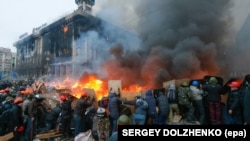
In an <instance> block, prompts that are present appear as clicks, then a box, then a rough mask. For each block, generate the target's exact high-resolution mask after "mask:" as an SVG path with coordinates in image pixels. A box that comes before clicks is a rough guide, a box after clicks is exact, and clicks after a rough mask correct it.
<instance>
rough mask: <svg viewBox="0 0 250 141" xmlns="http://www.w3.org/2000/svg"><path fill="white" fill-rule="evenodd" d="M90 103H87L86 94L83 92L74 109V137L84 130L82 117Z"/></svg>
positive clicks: (84, 125) (84, 124) (85, 124)
mask: <svg viewBox="0 0 250 141" xmlns="http://www.w3.org/2000/svg"><path fill="white" fill-rule="evenodd" d="M91 105H92V103H90V102H89V101H88V94H87V92H85V91H83V92H82V93H81V97H80V98H79V99H78V100H77V102H76V106H75V108H74V115H73V117H74V124H75V133H74V136H77V135H78V134H79V133H81V132H84V131H85V130H86V128H87V127H86V126H87V123H85V120H84V117H85V112H86V111H87V108H88V107H90V106H91Z"/></svg>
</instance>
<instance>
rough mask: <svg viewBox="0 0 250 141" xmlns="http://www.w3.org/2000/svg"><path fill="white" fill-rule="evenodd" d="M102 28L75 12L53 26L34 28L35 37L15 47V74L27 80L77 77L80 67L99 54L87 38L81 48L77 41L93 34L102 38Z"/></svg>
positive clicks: (77, 11) (87, 15)
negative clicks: (48, 75) (85, 33)
mask: <svg viewBox="0 0 250 141" xmlns="http://www.w3.org/2000/svg"><path fill="white" fill-rule="evenodd" d="M100 24H101V21H100V19H98V18H96V17H94V16H92V15H90V14H88V13H86V12H83V11H80V10H76V11H75V12H73V13H72V14H70V15H68V16H66V17H63V18H61V19H59V20H58V21H56V22H54V23H52V24H49V25H47V24H43V25H42V26H40V27H38V28H34V29H33V32H32V34H30V35H23V36H22V37H20V38H19V40H18V41H17V42H16V43H14V46H15V47H16V49H17V62H16V72H17V73H18V75H19V76H24V77H39V76H43V75H46V74H53V75H56V76H61V75H68V74H72V73H76V72H77V70H78V69H77V66H79V65H81V66H85V65H89V62H90V61H91V60H92V59H95V56H96V53H97V52H98V50H94V49H93V48H92V47H91V46H90V45H88V42H89V41H88V38H87V37H86V40H85V41H82V43H81V45H78V44H76V42H75V40H77V39H78V38H80V36H81V35H80V34H81V33H84V32H87V31H91V30H94V31H96V32H98V33H99V35H102V33H101V31H102V30H101V25H100ZM80 52H82V53H80Z"/></svg>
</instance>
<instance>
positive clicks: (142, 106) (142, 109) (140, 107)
mask: <svg viewBox="0 0 250 141" xmlns="http://www.w3.org/2000/svg"><path fill="white" fill-rule="evenodd" d="M124 104H128V105H134V106H135V111H134V114H142V115H146V114H147V109H148V103H147V102H146V101H145V100H144V99H143V98H138V99H134V100H132V101H124Z"/></svg>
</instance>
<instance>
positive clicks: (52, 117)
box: [45, 106, 61, 122]
mask: <svg viewBox="0 0 250 141" xmlns="http://www.w3.org/2000/svg"><path fill="white" fill-rule="evenodd" d="M60 112H61V107H60V106H56V107H55V108H53V109H52V110H51V111H50V112H49V113H48V114H46V118H45V119H46V121H52V122H56V120H57V118H58V117H59V114H60Z"/></svg>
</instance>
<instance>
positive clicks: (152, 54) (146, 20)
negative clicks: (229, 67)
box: [95, 0, 233, 87]
mask: <svg viewBox="0 0 250 141" xmlns="http://www.w3.org/2000/svg"><path fill="white" fill-rule="evenodd" d="M105 2H107V3H105ZM99 6H100V8H99V11H95V14H96V16H97V17H100V18H101V19H103V20H105V21H106V22H110V23H113V24H114V25H116V26H118V27H121V28H122V29H126V30H128V31H131V32H132V33H133V34H134V35H136V36H138V37H139V39H140V41H138V40H134V39H135V38H136V37H135V36H126V37H124V36H122V35H123V34H122V32H117V31H112V30H109V28H108V27H105V28H104V29H106V32H108V35H109V36H111V37H116V41H117V42H116V43H117V44H112V45H111V46H110V48H109V49H110V50H109V53H110V55H111V56H112V57H110V58H108V59H106V60H105V61H104V63H103V65H102V70H105V72H106V75H107V76H108V78H109V79H120V80H122V82H123V86H125V87H126V86H128V85H132V84H142V85H147V86H149V87H162V83H163V82H165V81H168V80H171V79H182V78H191V79H192V78H194V79H197V78H202V77H203V76H205V75H217V74H219V73H220V71H221V70H220V61H222V59H225V58H224V57H223V56H222V54H223V52H224V50H225V47H226V46H227V44H230V37H231V35H230V34H231V33H230V28H231V26H232V22H233V19H232V17H231V13H230V9H231V8H232V6H233V3H232V1H231V0H219V1H218V0H209V1H208V0H188V1H184V0H182V1H180V0H178V1H177V0H157V1H152V0H137V1H110V0H109V1H102V3H101V4H99ZM126 32H127V31H126ZM123 33H124V32H123ZM130 39H131V40H130Z"/></svg>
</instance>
